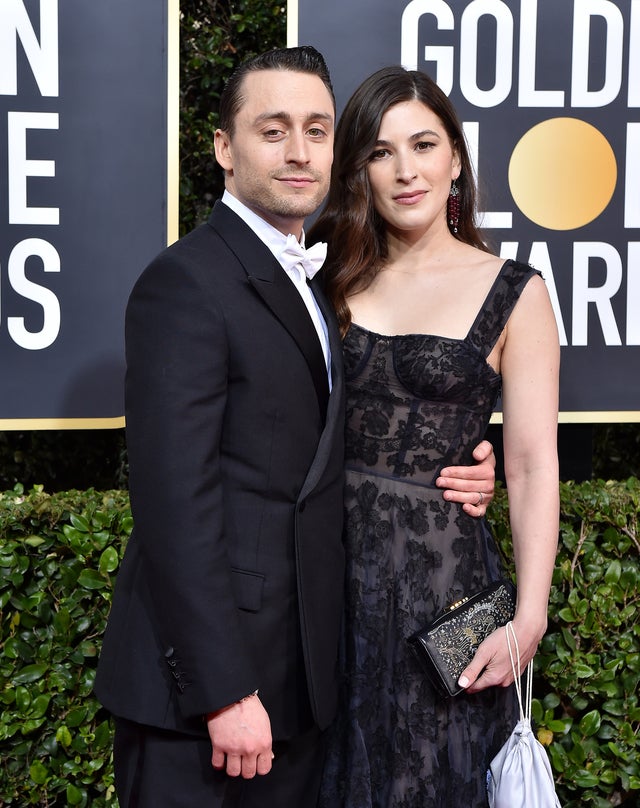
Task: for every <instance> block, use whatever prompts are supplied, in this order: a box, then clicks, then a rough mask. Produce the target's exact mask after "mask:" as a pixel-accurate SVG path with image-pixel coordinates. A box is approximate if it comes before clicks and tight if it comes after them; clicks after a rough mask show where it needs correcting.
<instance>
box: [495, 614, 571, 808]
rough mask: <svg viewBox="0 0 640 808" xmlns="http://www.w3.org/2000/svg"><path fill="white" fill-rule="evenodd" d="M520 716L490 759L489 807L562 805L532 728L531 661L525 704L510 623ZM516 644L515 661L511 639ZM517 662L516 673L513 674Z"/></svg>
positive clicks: (545, 757)
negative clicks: (496, 752) (506, 738)
mask: <svg viewBox="0 0 640 808" xmlns="http://www.w3.org/2000/svg"><path fill="white" fill-rule="evenodd" d="M505 631H506V634H507V645H508V647H509V656H510V657H511V667H512V669H513V676H514V685H515V688H516V693H517V694H518V705H519V707H520V720H519V721H518V723H517V724H516V726H515V728H514V730H513V732H512V733H511V735H510V736H509V739H508V740H507V742H506V743H505V744H504V746H503V747H502V749H501V750H500V751H499V752H498V754H497V755H496V756H495V757H494V759H493V760H492V761H491V765H490V766H489V770H488V772H487V790H488V795H489V807H490V808H561V806H560V802H559V800H558V797H557V795H556V790H555V785H554V782H553V774H552V772H551V764H550V763H549V758H548V757H547V753H546V751H545V748H544V746H542V744H541V743H540V741H539V740H538V739H537V738H536V737H535V735H534V734H533V731H532V729H531V699H532V684H533V661H531V662H530V663H529V665H528V666H527V671H526V674H527V675H526V686H525V694H524V705H523V701H522V683H521V681H520V652H519V649H518V640H517V638H516V634H515V631H514V629H513V625H512V624H511V623H507V625H506V626H505ZM512 640H513V644H514V645H515V654H516V660H517V664H516V662H515V661H514V655H513V651H512V650H511V642H512ZM516 666H517V674H516Z"/></svg>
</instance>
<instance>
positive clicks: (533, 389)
mask: <svg viewBox="0 0 640 808" xmlns="http://www.w3.org/2000/svg"><path fill="white" fill-rule="evenodd" d="M559 365H560V349H559V344H558V332H557V327H556V322H555V317H554V314H553V310H552V308H551V303H550V300H549V295H548V293H547V290H546V287H545V285H544V282H543V281H542V279H541V278H539V277H534V278H532V279H531V280H530V281H529V283H528V284H527V286H526V287H525V289H524V290H523V292H522V295H521V297H520V300H519V301H518V304H517V305H516V307H515V309H514V311H513V313H512V315H511V317H510V318H509V321H508V323H507V327H506V330H505V338H504V341H503V349H502V353H501V356H500V371H501V373H502V378H503V394H502V400H503V416H504V427H503V437H504V458H505V476H506V481H507V491H508V496H509V514H510V521H511V531H512V536H513V551H514V558H515V566H516V579H517V586H518V600H517V607H516V614H515V617H514V620H513V625H514V629H515V632H516V636H517V638H518V644H519V647H520V658H521V667H522V669H524V667H525V666H526V665H527V663H528V662H529V660H530V659H532V658H533V656H534V654H535V652H536V649H537V647H538V643H539V642H540V640H541V638H542V636H543V634H544V632H545V630H546V626H547V606H548V599H549V589H550V587H551V576H552V573H553V567H554V564H555V557H556V551H557V544H558V524H559V492H558V455H557V422H558V375H559ZM532 503H534V504H535V507H532ZM483 669H484V670H483ZM480 674H481V675H480ZM463 676H465V677H466V678H467V680H468V682H469V683H471V684H470V686H469V687H468V690H469V692H474V691H476V690H481V689H483V688H484V687H489V686H491V685H496V684H502V685H505V686H506V685H508V684H510V683H511V682H512V681H513V676H512V673H511V663H510V660H509V654H508V650H507V645H506V641H505V636H504V631H503V630H499V631H496V632H494V633H493V634H492V635H491V636H490V637H488V638H487V640H485V642H484V643H483V644H482V645H481V646H480V649H479V650H478V652H477V654H476V656H475V658H474V660H473V662H472V663H471V665H469V667H468V668H467V670H466V671H464V673H463ZM476 679H477V681H476Z"/></svg>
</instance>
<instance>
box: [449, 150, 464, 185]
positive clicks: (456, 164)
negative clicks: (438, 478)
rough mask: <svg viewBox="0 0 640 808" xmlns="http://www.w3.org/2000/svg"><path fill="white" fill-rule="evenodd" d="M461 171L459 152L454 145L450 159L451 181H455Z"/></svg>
mask: <svg viewBox="0 0 640 808" xmlns="http://www.w3.org/2000/svg"><path fill="white" fill-rule="evenodd" d="M461 171H462V164H461V162H460V152H459V151H458V147H457V146H455V145H454V147H453V156H452V158H451V179H452V180H457V179H458V177H459V176H460V172H461Z"/></svg>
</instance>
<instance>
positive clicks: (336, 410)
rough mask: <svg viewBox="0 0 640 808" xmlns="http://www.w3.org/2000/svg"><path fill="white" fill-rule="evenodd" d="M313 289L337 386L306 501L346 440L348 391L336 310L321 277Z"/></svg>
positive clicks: (302, 493) (308, 481) (307, 482)
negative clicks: (346, 391) (325, 329)
mask: <svg viewBox="0 0 640 808" xmlns="http://www.w3.org/2000/svg"><path fill="white" fill-rule="evenodd" d="M311 288H312V289H313V294H314V296H315V298H316V300H317V301H318V306H319V307H320V310H321V311H322V314H323V315H324V318H325V320H326V323H327V327H328V330H329V345H330V347H331V371H332V375H331V380H332V384H333V386H332V388H331V395H330V397H329V406H328V408H327V420H326V423H325V427H324V430H323V432H322V435H321V436H320V442H319V444H318V450H317V452H316V455H315V457H314V459H313V463H312V464H311V467H310V468H309V473H308V474H307V478H306V480H305V481H304V485H303V486H302V490H301V491H300V499H304V497H306V496H307V495H308V494H309V492H310V491H312V490H313V489H314V488H315V486H316V485H317V484H318V481H319V480H320V477H321V476H322V473H323V471H324V469H325V468H326V466H327V463H328V462H329V459H330V457H331V455H332V454H333V453H334V452H335V451H336V447H337V446H342V444H343V438H344V416H345V398H344V397H345V387H344V367H343V361H342V358H343V354H342V339H341V337H340V332H339V330H338V324H337V322H336V317H335V314H334V311H333V307H332V306H331V304H330V303H329V301H328V300H327V299H326V297H325V296H324V292H323V291H322V285H321V282H320V280H319V279H318V277H316V278H314V279H313V281H312V282H311Z"/></svg>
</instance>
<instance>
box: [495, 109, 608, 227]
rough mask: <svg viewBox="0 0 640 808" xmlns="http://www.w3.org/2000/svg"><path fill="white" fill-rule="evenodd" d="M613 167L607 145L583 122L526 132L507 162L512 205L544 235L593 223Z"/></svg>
mask: <svg viewBox="0 0 640 808" xmlns="http://www.w3.org/2000/svg"><path fill="white" fill-rule="evenodd" d="M617 176H618V167H617V164H616V158H615V155H614V153H613V149H612V148H611V146H610V145H609V142H608V140H607V139H606V138H605V137H604V135H603V134H602V133H601V132H600V131H598V130H597V129H596V128H595V126H592V125H591V124H589V123H586V122H585V121H580V120H577V119H576V118H551V119H550V120H548V121H542V123H539V124H537V125H536V126H534V127H533V128H531V129H530V130H529V131H528V132H526V133H525V134H524V135H523V136H522V137H521V138H520V140H519V141H518V143H517V144H516V147H515V149H514V150H513V154H512V155H511V160H510V162H509V187H510V188H511V194H512V196H513V199H514V201H515V203H516V205H517V206H518V207H519V208H520V210H521V211H522V213H524V215H525V216H526V217H527V218H529V219H531V221H532V222H535V223H536V224H538V225H540V226H541V227H546V228H547V229H549V230H573V229H574V228H577V227H584V225H586V224H589V222H592V221H593V220H594V219H596V218H597V217H598V216H599V215H600V214H601V213H602V211H603V210H604V209H605V208H606V207H607V205H608V204H609V202H610V201H611V197H612V196H613V191H614V189H615V187H616V179H617Z"/></svg>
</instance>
